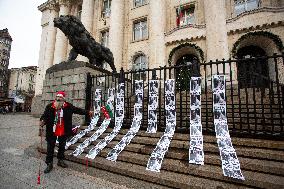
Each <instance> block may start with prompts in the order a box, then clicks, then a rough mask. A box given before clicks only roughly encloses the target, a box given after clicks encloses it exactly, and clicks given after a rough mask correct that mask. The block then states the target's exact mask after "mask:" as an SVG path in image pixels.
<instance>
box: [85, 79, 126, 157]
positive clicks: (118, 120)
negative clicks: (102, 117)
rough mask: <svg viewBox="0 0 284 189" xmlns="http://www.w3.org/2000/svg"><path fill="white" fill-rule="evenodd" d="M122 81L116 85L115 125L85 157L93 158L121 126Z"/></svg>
mask: <svg viewBox="0 0 284 189" xmlns="http://www.w3.org/2000/svg"><path fill="white" fill-rule="evenodd" d="M124 91H125V88H124V83H120V84H119V85H118V87H117V94H116V106H115V126H114V128H113V130H112V132H111V133H110V134H108V135H107V136H106V137H105V138H104V139H103V140H101V141H100V142H99V143H98V144H97V145H96V146H95V147H94V148H92V149H91V150H90V151H89V153H88V154H87V155H86V157H87V158H90V159H95V157H96V156H97V155H98V154H99V153H100V152H101V150H102V149H104V148H105V147H106V146H107V144H108V143H109V142H110V141H112V140H113V139H114V137H115V136H116V135H117V134H118V133H119V130H120V129H121V127H122V123H123V118H124Z"/></svg>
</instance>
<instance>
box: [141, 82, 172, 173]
mask: <svg viewBox="0 0 284 189" xmlns="http://www.w3.org/2000/svg"><path fill="white" fill-rule="evenodd" d="M175 105H176V99H175V80H174V79H169V80H166V81H165V115H166V130H165V132H164V135H163V136H162V137H161V138H160V140H159V142H158V143H157V146H156V148H155V149H154V150H153V152H152V154H151V157H150V158H149V160H148V163H147V168H146V170H149V171H155V172H160V169H161V166H162V162H163V159H164V156H165V154H166V152H167V151H168V148H169V146H170V143H171V140H172V138H173V135H174V132H175V127H176V106H175Z"/></svg>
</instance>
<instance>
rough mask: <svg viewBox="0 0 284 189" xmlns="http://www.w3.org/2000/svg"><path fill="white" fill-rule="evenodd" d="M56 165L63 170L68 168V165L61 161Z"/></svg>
mask: <svg viewBox="0 0 284 189" xmlns="http://www.w3.org/2000/svg"><path fill="white" fill-rule="evenodd" d="M57 165H58V166H60V167H63V168H67V167H68V165H67V164H66V163H65V162H64V161H63V160H58V162H57Z"/></svg>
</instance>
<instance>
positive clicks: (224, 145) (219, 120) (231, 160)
mask: <svg viewBox="0 0 284 189" xmlns="http://www.w3.org/2000/svg"><path fill="white" fill-rule="evenodd" d="M212 91H213V113H214V125H215V132H216V138H217V143H218V147H219V151H220V156H221V161H222V169H223V174H224V175H225V176H227V177H232V178H235V179H240V180H245V178H244V176H243V175H242V172H241V167H240V162H239V160H238V157H237V154H236V151H235V149H234V147H233V145H232V141H231V137H230V134H229V129H228V123H227V111H226V78H225V76H224V75H214V76H212Z"/></svg>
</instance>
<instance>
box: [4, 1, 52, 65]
mask: <svg viewBox="0 0 284 189" xmlns="http://www.w3.org/2000/svg"><path fill="white" fill-rule="evenodd" d="M46 1H47V0H0V29H4V28H8V31H9V33H10V35H11V37H12V39H13V42H12V47H11V55H10V61H9V68H19V67H23V66H37V65H38V55H39V46H40V36H41V26H40V20H41V12H40V11H39V10H38V9H37V7H38V6H39V5H41V4H42V3H44V2H46Z"/></svg>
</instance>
